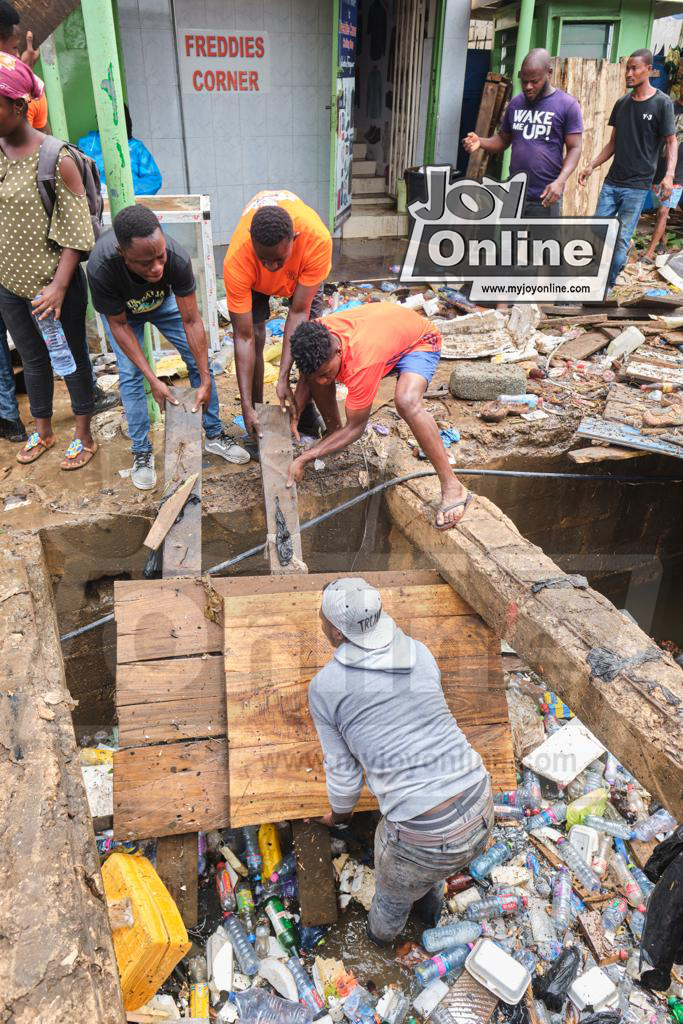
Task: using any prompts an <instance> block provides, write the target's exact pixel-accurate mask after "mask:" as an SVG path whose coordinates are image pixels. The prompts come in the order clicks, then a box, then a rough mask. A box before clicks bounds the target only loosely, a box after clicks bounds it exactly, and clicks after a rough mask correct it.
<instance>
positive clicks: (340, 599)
mask: <svg viewBox="0 0 683 1024" xmlns="http://www.w3.org/2000/svg"><path fill="white" fill-rule="evenodd" d="M322 613H323V615H324V616H325V618H326V619H327V621H328V622H331V623H332V625H333V626H336V627H337V629H338V630H339V632H340V633H342V635H343V636H345V637H346V639H347V640H350V642H351V643H352V644H355V645H356V646H357V647H362V648H363V649H364V650H366V651H376V650H378V648H380V647H386V645H387V644H388V643H391V641H392V640H393V639H394V636H395V635H396V623H395V622H394V620H393V619H392V618H391V616H390V615H387V614H386V612H384V611H383V610H382V595H381V594H380V592H379V590H377V588H376V587H373V586H371V585H370V584H369V583H368V582H367V580H364V579H362V578H361V577H360V576H351V577H347V578H344V579H339V580H335V581H334V583H330V584H329V586H327V587H325V589H324V590H323V602H322Z"/></svg>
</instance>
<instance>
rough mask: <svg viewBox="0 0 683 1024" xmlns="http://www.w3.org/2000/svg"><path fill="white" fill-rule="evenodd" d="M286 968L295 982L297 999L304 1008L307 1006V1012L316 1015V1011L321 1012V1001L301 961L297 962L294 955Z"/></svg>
mask: <svg viewBox="0 0 683 1024" xmlns="http://www.w3.org/2000/svg"><path fill="white" fill-rule="evenodd" d="M287 966H288V967H289V969H290V971H291V972H292V977H293V978H294V981H295V982H296V989H297V992H298V993H299V999H300V1000H301V1002H302V1003H303V1004H304V1006H307V1007H308V1008H309V1010H313V1013H317V1012H318V1010H322V1008H323V1001H322V999H321V998H320V995H319V993H318V990H317V988H316V987H315V985H314V984H313V982H312V981H311V979H310V978H309V976H308V974H307V973H306V970H305V969H304V965H303V964H302V963H301V960H299V957H298V956H297V955H296V954H295V953H294V954H293V955H292V956H290V958H289V959H288V961H287Z"/></svg>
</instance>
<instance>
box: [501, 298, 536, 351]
mask: <svg viewBox="0 0 683 1024" xmlns="http://www.w3.org/2000/svg"><path fill="white" fill-rule="evenodd" d="M540 322H541V311H540V309H539V308H538V306H537V305H536V303H535V302H525V303H524V305H521V304H520V305H515V306H513V307H512V309H511V311H510V316H509V317H508V324H507V326H508V331H509V332H510V334H511V335H512V337H513V338H514V339H515V342H516V343H517V345H519V346H522V347H523V346H524V344H525V343H526V342H527V341H529V340H530V339H531V338H532V337H533V336H534V334H535V333H536V328H537V327H538V325H539V324H540Z"/></svg>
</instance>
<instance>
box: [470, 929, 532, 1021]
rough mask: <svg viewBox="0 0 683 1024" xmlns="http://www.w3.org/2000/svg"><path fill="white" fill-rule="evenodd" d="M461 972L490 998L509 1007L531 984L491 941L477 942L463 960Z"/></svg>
mask: <svg viewBox="0 0 683 1024" xmlns="http://www.w3.org/2000/svg"><path fill="white" fill-rule="evenodd" d="M465 970H466V971H468V972H469V973H470V974H471V975H472V977H473V978H474V979H475V981H478V982H479V984H480V985H483V986H484V988H487V989H488V990H489V992H493V994H494V996H498V998H499V999H502V1000H503V1002H504V1003H509V1004H510V1005H511V1006H515V1005H516V1004H517V1003H518V1002H519V1001H520V999H521V998H522V996H523V995H524V993H525V992H526V990H527V989H528V987H529V984H530V982H531V975H530V974H529V972H528V971H527V969H526V967H524V966H523V965H522V964H520V963H517V961H516V960H515V959H514V958H513V957H511V956H510V954H509V953H506V952H505V950H504V949H501V948H500V946H497V945H496V943H495V942H492V941H491V939H479V940H478V942H477V943H476V945H475V947H474V949H473V950H472V952H471V953H470V955H469V956H468V957H467V960H465Z"/></svg>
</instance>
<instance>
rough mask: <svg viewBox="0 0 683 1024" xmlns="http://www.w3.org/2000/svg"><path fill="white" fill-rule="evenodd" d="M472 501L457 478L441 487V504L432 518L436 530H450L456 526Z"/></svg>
mask: <svg viewBox="0 0 683 1024" xmlns="http://www.w3.org/2000/svg"><path fill="white" fill-rule="evenodd" d="M471 499H472V496H471V494H469V492H468V491H467V490H466V489H465V487H463V485H462V484H461V483H460V481H459V480H458V479H457V477H455V476H454V477H453V482H452V483H450V482H449V483H448V485H445V486H443V487H442V491H441V504H440V505H439V507H438V509H437V510H436V515H435V516H434V526H435V527H436V529H437V530H450V529H451V527H452V526H457V524H458V523H459V522H460V520H461V519H462V518H463V516H464V515H465V512H466V511H467V506H468V505H469V503H470V501H471Z"/></svg>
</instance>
